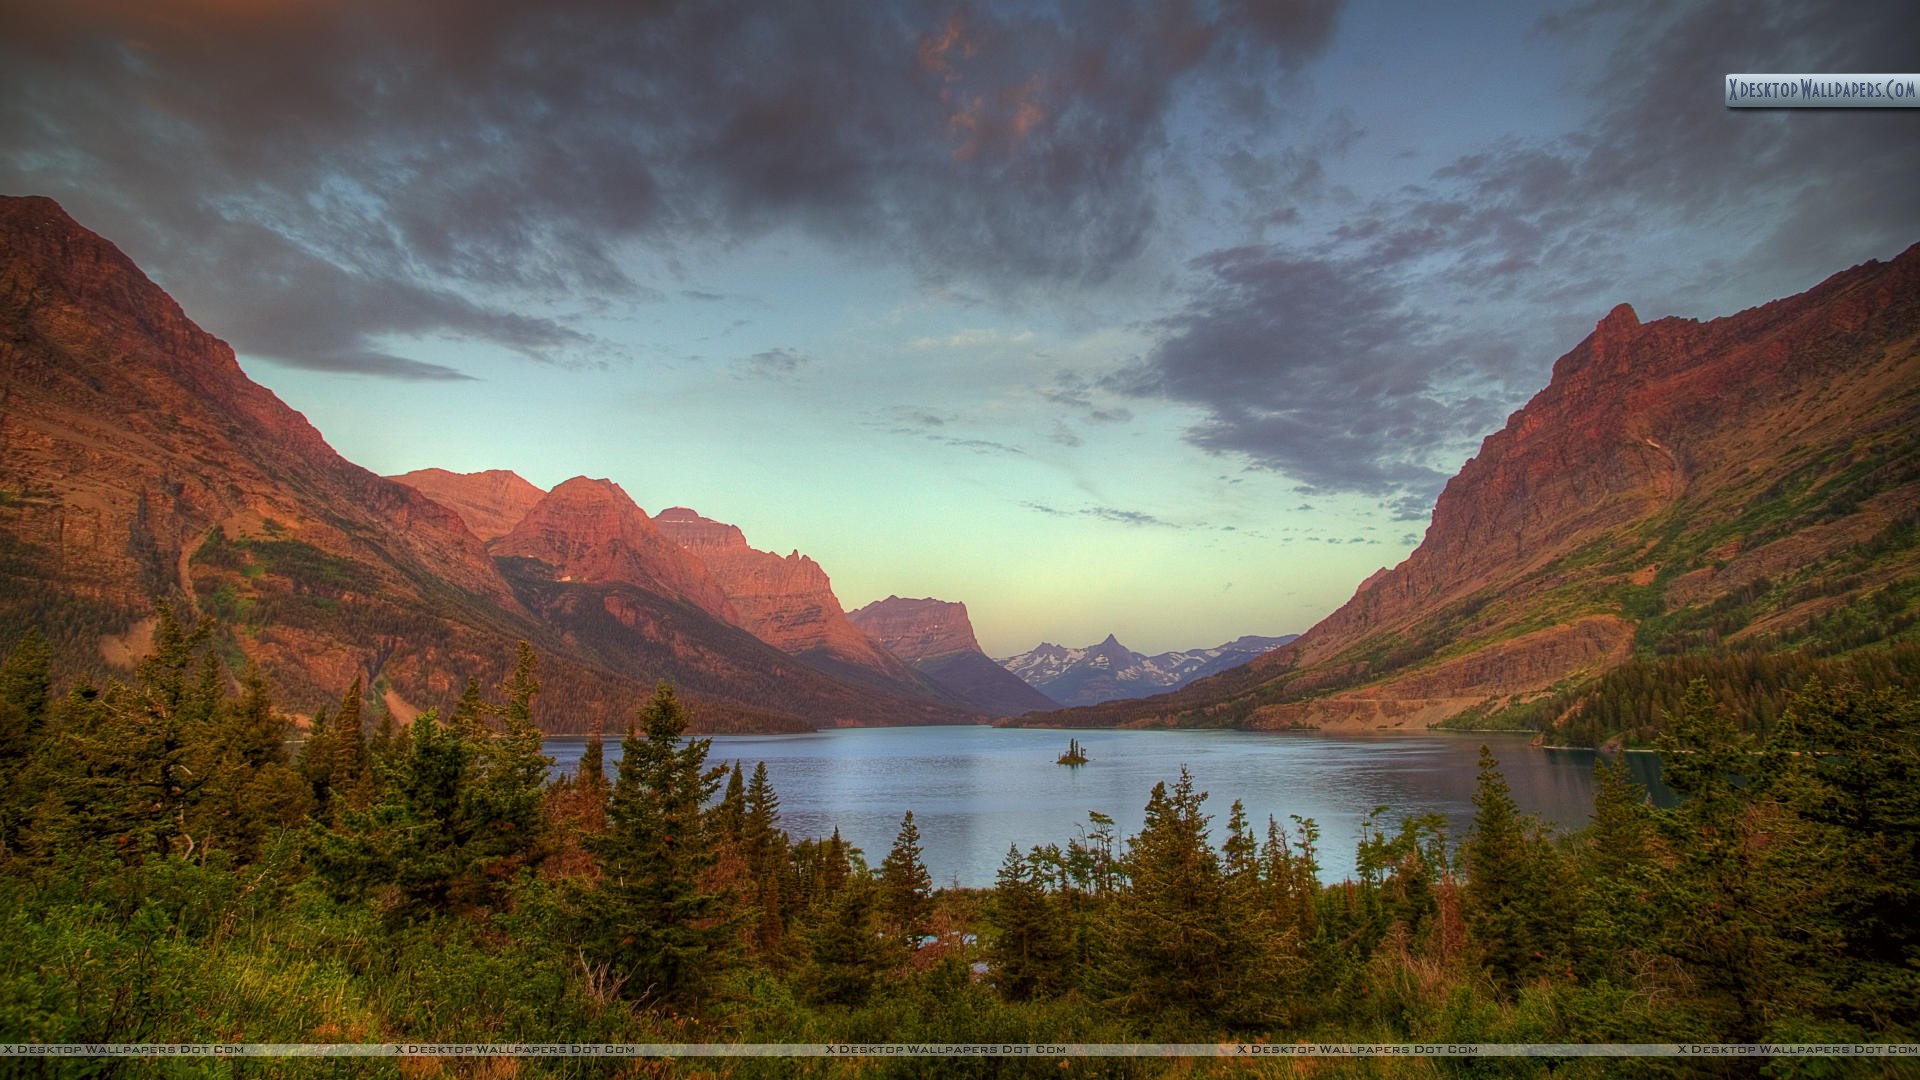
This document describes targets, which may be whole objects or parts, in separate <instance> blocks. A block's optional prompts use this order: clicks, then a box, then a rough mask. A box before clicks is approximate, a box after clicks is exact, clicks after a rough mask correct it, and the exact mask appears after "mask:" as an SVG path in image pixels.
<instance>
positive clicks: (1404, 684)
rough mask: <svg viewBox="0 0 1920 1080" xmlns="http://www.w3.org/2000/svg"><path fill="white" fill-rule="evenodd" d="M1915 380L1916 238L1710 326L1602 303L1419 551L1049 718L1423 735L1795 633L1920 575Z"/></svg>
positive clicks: (1494, 439)
mask: <svg viewBox="0 0 1920 1080" xmlns="http://www.w3.org/2000/svg"><path fill="white" fill-rule="evenodd" d="M1915 387H1920V245H1916V246H1915V247H1913V248H1909V249H1908V250H1907V251H1906V252H1905V253H1903V254H1902V255H1900V256H1899V257H1898V258H1896V259H1894V260H1892V261H1891V262H1887V263H1878V262H1873V263H1867V264H1864V265H1861V266H1858V267H1855V268H1853V269H1851V270H1848V271H1844V272H1842V273H1839V274H1836V275H1834V276H1833V277H1831V278H1829V279H1828V280H1827V281H1825V282H1823V283H1821V284H1820V285H1818V286H1816V287H1815V288H1813V289H1811V290H1809V291H1807V292H1805V293H1802V294H1800V295H1798V296H1794V297H1789V298H1787V299H1783V300H1778V301H1775V302H1773V303H1770V304H1766V305H1764V306H1761V307H1757V308H1753V309H1751V310H1748V311H1743V312H1740V313H1739V314H1736V315H1731V316H1728V317H1726V318H1722V319H1715V320H1713V321H1710V322H1698V321H1695V320H1691V319H1679V318H1667V319H1660V320H1657V321H1655V322H1651V323H1645V324H1643V323H1641V322H1640V321H1639V319H1638V318H1637V317H1636V316H1635V315H1634V312H1633V310H1632V309H1631V308H1628V307H1627V306H1626V305H1624V304H1623V305H1620V306H1618V307H1616V308H1614V309H1613V311H1612V312H1611V313H1609V314H1608V315H1607V316H1606V318H1604V319H1602V320H1601V321H1600V322H1599V324H1598V325H1597V326H1596V327H1595V329H1594V332H1593V333H1592V335H1590V336H1589V337H1588V338H1587V339H1586V340H1585V341H1582V342H1581V343H1580V344H1579V345H1577V346H1576V347H1575V348H1574V349H1573V350H1572V351H1570V352H1569V353H1567V354H1566V355H1565V356H1563V357H1561V358H1560V360H1559V361H1558V362H1557V363H1556V364H1555V365H1554V369H1553V377H1552V380H1551V382H1550V383H1549V384H1548V385H1547V387H1546V388H1545V389H1543V390H1541V391H1540V392H1539V393H1538V394H1537V395H1535V396H1534V398H1533V399H1532V400H1531V401H1529V402H1528V403H1527V404H1526V406H1525V407H1523V408H1521V409H1520V410H1519V411H1517V412H1515V413H1514V414H1513V416H1512V417H1511V418H1510V419H1509V420H1508V422H1507V424H1506V426H1505V427H1504V428H1503V429H1502V430H1500V431H1498V432H1496V433H1494V434H1492V435H1490V436H1488V437H1487V439H1486V440H1485V442H1484V443H1483V444H1482V446H1481V448H1480V453H1479V454H1478V455H1477V456H1476V457H1474V458H1473V459H1472V460H1470V461H1468V462H1467V463H1466V465H1464V466H1463V467H1462V468H1461V470H1460V472H1459V474H1458V475H1456V476H1455V477H1454V478H1453V479H1452V480H1451V481H1449V482H1448V484H1447V486H1446V489H1445V490H1444V491H1443V492H1442V493H1441V495H1440V497H1439V500H1438V502H1437V503H1436V504H1435V507H1434V511H1433V519H1432V523H1431V525H1430V526H1429V528H1428V529H1427V534H1426V537H1425V539H1424V540H1423V541H1422V543H1421V544H1420V546H1419V548H1418V549H1416V550H1415V551H1414V552H1413V553H1412V554H1411V555H1410V556H1408V558H1407V559H1406V560H1405V561H1404V562H1402V563H1401V564H1400V565H1398V566H1396V567H1393V568H1392V569H1390V570H1384V571H1382V572H1380V573H1377V574H1375V575H1373V576H1371V577H1369V578H1368V579H1367V580H1366V581H1365V582H1363V583H1362V584H1361V586H1360V587H1359V589H1358V590H1357V591H1356V592H1355V594H1354V596H1353V598H1352V599H1351V600H1349V601H1348V602H1347V603H1346V604H1345V605H1343V606H1342V607H1341V608H1340V609H1339V610H1337V611H1335V612H1334V613H1333V614H1331V615H1329V616H1328V617H1327V618H1325V619H1324V620H1322V621H1321V622H1320V623H1319V624H1317V625H1316V626H1314V627H1313V628H1312V629H1311V630H1309V631H1308V632H1307V633H1306V634H1304V635H1302V636H1301V637H1300V639H1299V640H1297V641H1295V642H1294V643H1292V644H1291V645H1288V646H1286V647H1284V648H1281V649H1278V650H1275V651H1274V652H1272V653H1269V654H1267V655H1265V656H1263V657H1261V658H1260V659H1258V660H1255V661H1254V662H1253V663H1251V664H1249V665H1247V666H1246V667H1245V668H1242V669H1238V670H1236V671H1233V672H1228V673H1225V674H1223V675H1220V676H1216V677H1214V678H1212V679H1209V680H1204V681H1202V682H1199V683H1195V684H1193V685H1192V686H1190V687H1188V688H1187V689H1185V690H1183V691H1180V692H1179V693H1177V694H1173V695H1168V696H1165V697H1162V698H1153V699H1148V700H1146V701H1143V702H1139V703H1135V704H1131V705H1126V706H1112V707H1108V706H1097V707H1094V708H1092V709H1083V710H1075V711H1074V712H1072V713H1066V714H1061V715H1060V716H1059V717H1057V718H1056V719H1058V720H1059V722H1062V723H1068V724H1126V725H1137V724H1155V723H1215V724H1217V723H1223V722H1228V723H1238V724H1243V725H1249V726H1256V727H1259V726H1280V727H1284V726H1327V725H1331V726H1358V727H1369V728H1372V727H1402V726H1424V725H1426V724H1429V723H1432V722H1434V721H1437V720H1440V719H1443V718H1445V717H1447V716H1450V715H1452V714H1454V713H1458V712H1460V711H1462V710H1464V709H1467V708H1469V707H1474V706H1481V707H1498V706H1500V705H1502V704H1505V703H1509V702H1514V701H1519V700H1526V699H1528V698H1531V697H1535V696H1538V695H1541V694H1543V693H1544V692H1545V691H1546V690H1547V689H1548V688H1550V687H1555V686H1563V687H1564V686H1569V685H1578V684H1579V683H1580V682H1581V681H1582V680H1585V679H1588V678H1590V677H1592V676H1593V675H1595V674H1597V673H1599V672H1601V671H1604V670H1606V669H1607V668H1609V667H1611V666H1614V665H1617V664H1619V663H1622V662H1624V661H1625V660H1626V659H1628V658H1629V657H1630V656H1631V655H1633V652H1634V649H1635V647H1636V645H1637V646H1639V647H1642V648H1656V649H1661V650H1665V651H1673V650H1681V649H1691V648H1702V647H1710V646H1712V645H1713V644H1716V643H1719V642H1722V641H1726V640H1739V639H1742V638H1757V637H1758V636H1760V635H1766V634H1777V633H1779V632H1782V631H1787V630H1792V629H1793V628H1794V627H1805V626H1808V625H1810V620H1813V619H1817V618H1820V617H1822V616H1824V615H1825V614H1827V613H1830V612H1834V611H1837V610H1840V609H1842V608H1845V607H1846V606H1847V605H1849V604H1852V603H1854V602H1856V601H1859V600H1861V599H1862V598H1863V597H1869V596H1872V595H1874V594H1875V593H1876V591H1877V590H1881V589H1884V588H1885V587H1886V586H1887V585H1889V584H1892V583H1896V582H1902V581H1910V580H1911V579H1912V578H1913V577H1915V576H1916V575H1920V548H1916V547H1915V546H1914V545H1913V544H1912V541H1911V536H1912V532H1911V530H1912V528H1913V526H1914V524H1915V522H1916V521H1917V520H1920V394H1916V393H1915ZM1883 599H1884V598H1883ZM1654 616H1658V617H1659V621H1655V622H1652V623H1651V625H1649V622H1648V620H1650V618H1652V617H1654ZM1687 628H1696V629H1687ZM1683 630H1684V631H1685V632H1686V633H1688V634H1690V635H1692V636H1689V637H1686V638H1684V639H1682V640H1665V639H1662V640H1650V639H1648V638H1647V636H1646V635H1648V634H1653V635H1656V636H1657V635H1661V634H1672V633H1678V632H1682V631H1683Z"/></svg>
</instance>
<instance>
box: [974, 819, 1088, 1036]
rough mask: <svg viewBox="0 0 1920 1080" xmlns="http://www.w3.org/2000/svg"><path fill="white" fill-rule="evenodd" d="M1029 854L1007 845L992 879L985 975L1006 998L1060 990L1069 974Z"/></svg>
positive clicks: (1060, 936)
mask: <svg viewBox="0 0 1920 1080" xmlns="http://www.w3.org/2000/svg"><path fill="white" fill-rule="evenodd" d="M1039 878H1040V875H1039V872H1038V870H1037V869H1036V868H1035V867H1034V865H1033V863H1032V861H1031V860H1029V859H1028V858H1026V857H1025V856H1023V855H1021V854H1020V849H1019V848H1018V847H1014V846H1009V847H1008V848H1007V857H1006V858H1005V859H1004V860H1002V861H1001V863H1000V873H999V875H998V877H997V878H996V879H995V882H994V889H993V896H992V902H991V907H990V908H989V912H990V915H991V919H992V924H993V931H994V932H993V936H992V937H991V938H989V939H988V942H987V977H988V978H989V979H991V980H992V981H993V985H994V987H995V988H996V989H998V990H999V991H1000V996H1002V997H1004V998H1006V999H1007V1000H1008V1001H1028V1000H1031V999H1033V998H1036V997H1048V996H1051V995H1053V994H1056V993H1058V992H1060V990H1061V989H1062V988H1063V987H1064V986H1065V985H1066V984H1067V982H1068V979H1069V972H1068V970H1067V968H1068V957H1069V953H1068V950H1067V942H1066V936H1065V933H1064V927H1062V926H1061V925H1060V921H1059V918H1058V914H1057V912H1056V910H1055V907H1054V904H1053V902H1052V901H1051V899H1050V898H1049V897H1048V896H1047V893H1046V890H1045V889H1044V888H1043V887H1042V886H1041V884H1040V880H1039Z"/></svg>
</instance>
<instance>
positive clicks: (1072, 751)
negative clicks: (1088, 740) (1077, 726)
mask: <svg viewBox="0 0 1920 1080" xmlns="http://www.w3.org/2000/svg"><path fill="white" fill-rule="evenodd" d="M1056 760H1057V761H1058V762H1059V763H1060V764H1062V765H1085V764H1086V763H1087V751H1086V750H1085V748H1083V747H1082V746H1081V745H1080V740H1079V739H1068V740H1067V752H1066V753H1064V754H1061V755H1060V757H1059V758H1058V759H1056Z"/></svg>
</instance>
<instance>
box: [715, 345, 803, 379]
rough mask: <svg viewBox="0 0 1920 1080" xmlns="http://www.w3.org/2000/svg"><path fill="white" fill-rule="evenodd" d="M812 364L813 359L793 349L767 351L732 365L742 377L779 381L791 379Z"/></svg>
mask: <svg viewBox="0 0 1920 1080" xmlns="http://www.w3.org/2000/svg"><path fill="white" fill-rule="evenodd" d="M812 363H813V358H812V357H810V356H807V355H806V354H805V353H802V352H799V351H797V350H795V349H786V348H781V349H767V350H765V351H762V352H757V353H754V354H753V355H752V356H749V357H746V358H744V359H742V360H740V361H738V362H736V364H735V365H734V366H735V368H736V370H737V371H739V372H740V374H741V375H742V377H745V378H755V379H780V380H784V379H787V378H790V377H792V376H793V375H794V374H796V373H798V372H799V371H801V370H802V369H804V368H806V367H808V366H809V365H811V364H812Z"/></svg>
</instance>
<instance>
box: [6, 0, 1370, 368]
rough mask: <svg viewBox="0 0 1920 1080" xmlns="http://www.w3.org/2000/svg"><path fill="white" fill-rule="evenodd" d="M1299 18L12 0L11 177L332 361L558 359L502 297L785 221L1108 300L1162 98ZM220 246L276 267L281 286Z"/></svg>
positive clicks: (1304, 25)
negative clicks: (310, 329) (22, 0)
mask: <svg viewBox="0 0 1920 1080" xmlns="http://www.w3.org/2000/svg"><path fill="white" fill-rule="evenodd" d="M1280 11H1281V9H1277V8H1269V7H1268V6H1266V5H1255V4H1229V5H1227V6H1226V7H1225V8H1223V9H1221V10H1218V11H1211V10H1202V9H1201V8H1200V7H1198V6H1195V5H1189V4H1183V3H1148V2H1144V0H1143V2H1141V3H1138V4H1134V5H1130V6H1122V5H1120V4H1116V3H1109V2H1106V0H1100V2H1097V3H1095V2H1091V0H1087V2H1081V3H1075V2H1069V3H1066V4H1064V5H1058V6H1049V7H1047V8H1045V9H1044V11H1032V10H1029V9H1026V8H1012V7H1003V6H999V5H954V4H947V3H938V4H935V3H923V4H909V5H867V4H846V3H833V2H822V3H792V4H778V5H769V4H751V3H746V2H745V0H741V2H738V3H707V4H684V5H683V4H674V3H664V2H663V3H651V4H626V5H602V4H592V3H586V2H584V0H577V2H562V3H554V4H539V5H535V4H526V3H523V2H521V0H417V2H409V3H404V4H384V3H372V2H364V3H341V4H326V5H320V4H302V3H292V4H276V5H258V6H255V5H229V4H213V3H197V4H196V3H183V4H164V5H155V4H149V3H145V2H141V0H100V2H96V3H84V4H66V5H62V4H48V5H35V6H27V5H12V6H11V10H10V11H9V13H8V14H6V15H5V16H4V20H5V25H4V26H0V184H4V185H5V186H7V187H9V188H13V189H16V190H22V191H39V192H44V193H47V194H51V195H53V196H54V197H56V198H58V199H60V200H62V201H63V202H64V203H66V204H67V205H68V208H69V210H70V211H72V212H74V213H75V214H76V215H77V216H79V217H80V218H81V220H82V221H83V222H85V223H87V224H90V225H92V226H94V227H96V228H99V229H102V230H103V231H107V232H108V233H109V235H113V236H115V238H116V239H120V238H122V237H124V238H126V239H123V240H121V242H122V243H123V244H124V245H125V246H127V247H128V248H129V250H130V252H131V253H132V254H133V255H134V256H135V258H136V259H139V260H141V261H143V262H147V263H149V264H151V265H153V266H154V267H155V270H156V274H157V275H158V276H161V277H163V278H165V279H166V281H165V282H163V283H165V284H170V285H172V286H173V287H175V288H181V287H182V283H183V282H185V281H187V280H188V279H189V278H190V277H199V276H202V275H212V274H217V275H218V280H219V281H220V286H219V287H218V288H216V287H215V286H213V285H212V284H208V285H206V286H205V287H204V288H203V289H202V295H200V296H198V297H196V298H195V299H196V303H195V304H194V305H193V307H194V309H195V310H196V312H197V313H199V314H201V315H202V317H204V318H205V319H206V320H207V321H208V323H209V325H210V327H211V328H213V329H215V330H216V331H217V332H221V333H224V334H227V335H229V336H231V337H233V339H234V341H235V344H236V345H237V346H238V347H239V348H241V349H242V350H244V351H249V352H256V353H260V354H263V355H268V356H272V357H275V358H278V359H281V360H283V361H286V362H290V363H302V364H307V365H308V366H315V365H325V364H327V363H332V362H334V360H335V359H336V358H338V357H340V356H344V355H351V354H354V353H356V352H357V353H360V354H365V355H368V356H371V355H373V354H374V353H377V352H378V351H379V350H378V349H374V348H372V347H371V345H372V343H371V342H370V341H369V338H372V337H374V336H376V335H377V334H378V333H382V332H385V333H396V334H420V335H434V334H442V333H450V334H453V335H455V336H461V337H472V338H478V339H484V340H489V341H493V342H496V343H498V344H501V345H504V346H506V347H508V348H512V349H516V350H519V351H522V352H525V353H528V354H531V355H535V356H537V357H546V356H548V355H549V354H553V353H555V352H556V351H558V350H562V349H564V348H566V347H569V346H572V345H577V344H579V342H578V341H576V340H575V335H572V334H570V333H569V332H567V331H565V330H564V329H563V328H561V327H558V326H555V325H553V324H541V323H538V322H537V321H534V320H521V321H515V320H513V319H511V318H509V317H507V316H505V315H503V314H502V313H501V312H502V309H503V307H504V302H503V301H502V300H501V297H502V296H503V295H504V293H505V291H506V290H513V291H514V294H515V295H516V296H526V295H528V294H531V295H533V296H534V297H536V298H538V297H541V296H545V297H557V296H560V295H573V294H579V293H583V292H584V293H587V294H596V295H601V296H604V295H617V296H628V297H631V296H635V295H642V294H644V293H645V292H646V289H645V288H644V287H643V286H642V285H641V284H640V283H637V282H634V281H632V280H630V279H629V277H628V275H627V273H626V271H625V270H623V268H622V256H623V253H624V252H625V251H627V250H629V249H632V248H635V247H640V246H645V248H646V249H647V250H649V251H652V252H654V253H655V254H657V255H659V256H660V257H661V258H663V259H665V260H667V261H668V262H669V263H670V264H671V263H672V260H673V258H674V255H675V253H676V252H680V251H683V250H686V249H688V248H690V247H696V246H705V245H707V244H709V243H713V242H719V243H728V242H732V241H734V240H737V239H739V238H741V237H747V236H752V235H755V234H757V233H759V232H761V231H763V230H769V229H773V228H777V227H788V226H798V227H800V228H802V229H804V230H806V231H808V232H809V233H811V234H813V235H815V236H817V237H822V238H826V239H828V240H830V241H834V242H839V243H844V244H846V245H848V246H851V247H854V248H858V249H860V250H863V251H870V252H881V253H884V254H885V255H886V256H887V257H888V258H892V259H897V260H901V261H904V263H905V264H906V265H907V266H908V267H909V268H910V269H911V270H913V271H914V272H916V273H918V274H919V275H921V276H922V277H923V278H925V279H927V280H929V281H933V282H946V281H965V282H969V283H971V284H972V286H973V288H975V289H978V290H982V291H986V292H992V293H1003V292H1007V291H1011V290H1017V289H1021V288H1025V287H1028V286H1032V285H1056V286H1071V285H1074V284H1086V283H1093V282H1099V281H1102V280H1104V279H1106V278H1107V277H1108V276H1110V275H1112V274H1113V273H1115V272H1116V270H1117V269H1118V268H1120V267H1121V266H1123V265H1124V264H1125V263H1127V262H1128V261H1129V260H1130V259H1132V258H1134V257H1135V256H1136V255H1137V254H1138V253H1140V252H1141V251H1142V250H1143V248H1144V247H1145V246H1146V244H1147V243H1148V240H1149V238H1150V237H1151V236H1152V234H1153V232H1154V230H1155V229H1156V227H1157V225H1156V215H1157V211H1158V205H1157V202H1156V197H1155V194H1154V189H1153V186H1152V182H1151V181H1152V179H1153V175H1152V173H1153V168H1154V160H1155V155H1156V154H1158V153H1159V152H1161V151H1162V150H1163V149H1164V147H1165V144H1166V137H1165V123H1166V114H1167V111H1168V107H1169V102H1170V100H1171V96H1172V94H1173V92H1174V88H1175V86H1176V84H1178V83H1179V82H1180V81H1181V80H1183V79H1190V78H1230V77H1241V75H1242V74H1244V73H1246V72H1248V71H1250V70H1251V69H1253V68H1256V67H1259V66H1261V65H1280V66H1282V67H1287V66H1295V65H1297V64H1299V63H1300V62H1301V61H1302V60H1303V59H1304V58H1306V57H1308V56H1310V55H1312V54H1314V53H1315V52H1317V51H1318V50H1320V49H1321V48H1323V47H1324V45H1325V44H1326V41H1327V39H1328V37H1329V35H1330V31H1331V26H1332V24H1333V20H1334V17H1335V15H1336V13H1337V5H1336V4H1331V3H1326V2H1318V3H1314V4H1310V5H1306V6H1305V7H1301V8H1298V9H1297V10H1296V8H1294V7H1291V6H1290V7H1288V8H1287V9H1286V11H1287V12H1288V14H1284V15H1283V14H1281V13H1280ZM1223 43H1225V44H1223ZM230 226H253V227H257V228H259V229H262V230H265V231H267V232H269V233H271V234H273V235H274V236H275V237H277V238H279V240H280V241H282V243H283V247H284V250H282V251H280V252H276V253H273V255H272V262H271V263H270V265H269V266H267V267H266V272H264V273H262V272H261V266H260V259H261V252H260V251H259V250H257V249H256V248H255V247H254V246H251V245H250V244H249V243H248V242H247V241H246V240H245V239H244V238H243V237H242V238H239V239H236V235H235V231H234V230H233V229H231V228H229V227H230ZM168 259H172V260H177V262H176V263H174V264H172V265H163V263H164V261H165V260H168ZM329 277H332V278H334V279H336V280H334V281H332V282H330V284H331V285H332V286H333V288H332V289H331V290H330V291H328V292H325V293H323V294H321V295H320V296H318V297H315V298H313V299H312V301H311V303H309V301H308V300H307V298H305V297H304V296H303V294H302V293H301V292H300V291H299V288H300V283H301V282H304V281H308V280H315V279H321V280H325V279H328V278H329ZM342 282H347V283H361V284H364V286H365V291H366V293H367V295H366V296H364V297H362V298H360V300H359V306H357V307H350V308H349V309H347V310H344V311H339V312H336V313H335V315H336V317H337V319H338V321H339V324H340V326H341V327H342V329H340V330H338V331H336V337H338V338H340V339H341V340H338V341H328V342H325V343H319V344H316V343H315V342H314V341H313V340H312V338H311V334H310V333H307V334H303V333H300V332H286V333H283V332H282V329H283V328H282V327H281V325H280V323H279V322H277V321H268V320H264V319H260V318H251V317H249V316H248V314H247V313H248V312H250V311H256V310H265V309H274V310H282V311H284V310H286V309H288V308H290V307H295V306H301V305H307V306H311V307H316V308H317V307H318V305H319V303H320V301H321V300H322V299H335V298H338V297H340V296H341V295H343V293H345V292H350V291H351V290H350V289H348V288H347V286H346V285H343V284H341V283H342ZM456 298H466V299H463V300H456ZM365 309H377V310H379V311H380V312H381V313H382V316H383V320H384V326H383V327H380V328H375V327H371V326H366V325H363V324H361V323H360V322H358V321H356V320H358V319H359V318H360V317H361V316H362V315H363V314H365ZM403 309H404V310H403ZM317 318H319V316H316V315H312V314H309V315H308V316H306V321H313V320H315V319H317ZM395 371H396V373H403V371H404V365H400V366H397V367H396V368H395Z"/></svg>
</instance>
